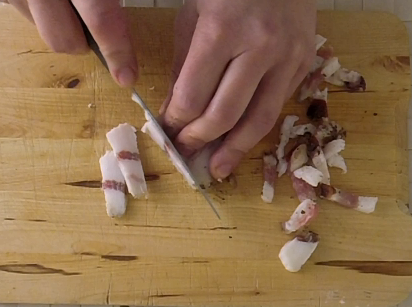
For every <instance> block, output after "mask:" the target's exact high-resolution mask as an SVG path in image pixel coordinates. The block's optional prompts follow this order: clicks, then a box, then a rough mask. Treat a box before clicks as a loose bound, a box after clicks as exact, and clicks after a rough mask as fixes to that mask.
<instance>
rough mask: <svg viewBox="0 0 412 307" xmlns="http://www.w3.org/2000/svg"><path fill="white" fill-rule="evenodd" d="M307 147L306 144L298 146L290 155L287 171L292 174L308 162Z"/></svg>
mask: <svg viewBox="0 0 412 307" xmlns="http://www.w3.org/2000/svg"><path fill="white" fill-rule="evenodd" d="M308 160H309V158H308V147H307V145H306V144H301V145H299V146H298V147H297V148H296V149H295V150H294V151H293V153H292V156H291V157H290V166H289V170H290V171H291V172H294V171H295V170H297V169H298V168H301V167H302V166H303V165H305V164H306V163H307V162H308Z"/></svg>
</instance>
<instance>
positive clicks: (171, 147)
mask: <svg viewBox="0 0 412 307" xmlns="http://www.w3.org/2000/svg"><path fill="white" fill-rule="evenodd" d="M133 97H134V99H133V100H134V101H136V102H137V104H138V105H139V106H140V107H141V108H142V109H143V110H144V111H145V112H146V114H147V115H148V116H149V118H150V120H151V121H152V122H153V123H154V124H155V126H156V127H157V128H158V130H159V131H160V133H161V134H162V137H163V138H164V139H165V140H166V142H167V143H168V144H169V150H171V151H172V152H173V154H174V155H175V156H176V157H177V159H179V162H180V163H181V164H182V165H183V167H184V169H185V171H186V172H187V173H188V174H189V176H190V177H191V179H192V180H193V182H194V183H195V187H196V189H197V190H199V192H200V193H201V194H202V195H203V197H204V198H205V200H206V201H207V203H208V204H209V206H210V207H211V208H212V210H213V212H214V213H215V214H216V216H217V217H218V218H219V219H221V218H220V215H219V213H218V212H217V210H216V208H215V206H214V205H213V202H212V200H211V199H210V197H209V195H208V194H207V193H206V191H205V190H204V189H202V188H201V186H200V184H199V182H198V181H197V179H196V178H195V177H194V176H193V173H192V172H191V171H190V169H189V167H188V166H187V164H186V162H185V161H184V160H183V158H182V156H181V155H180V154H179V152H178V151H177V149H176V148H175V147H174V145H173V143H172V142H171V141H170V139H169V137H168V136H167V135H166V133H165V132H164V130H163V128H162V126H160V124H159V123H158V122H157V119H156V117H154V115H153V114H152V112H151V111H150V109H149V108H148V107H147V105H146V104H145V103H144V101H143V99H142V98H141V97H140V96H139V94H138V93H137V91H136V90H135V89H133Z"/></svg>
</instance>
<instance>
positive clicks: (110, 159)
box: [99, 151, 124, 182]
mask: <svg viewBox="0 0 412 307" xmlns="http://www.w3.org/2000/svg"><path fill="white" fill-rule="evenodd" d="M99 164H100V170H101V172H102V181H106V180H114V181H118V182H124V176H123V174H122V171H121V170H120V168H119V164H118V162H117V158H116V155H115V154H114V152H113V151H106V153H105V154H104V156H102V157H101V158H100V159H99Z"/></svg>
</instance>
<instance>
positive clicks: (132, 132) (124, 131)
mask: <svg viewBox="0 0 412 307" xmlns="http://www.w3.org/2000/svg"><path fill="white" fill-rule="evenodd" d="M106 137H107V140H108V141H109V143H110V145H111V146H112V148H113V151H114V152H115V154H116V157H117V160H118V161H119V167H120V170H121V171H122V173H123V176H124V178H125V180H126V185H127V189H128V190H129V192H130V193H131V194H132V195H133V197H134V198H141V197H142V196H145V197H146V198H147V197H148V193H147V186H146V180H145V177H144V172H143V167H142V162H141V161H140V156H139V149H138V148H137V138H136V129H135V128H134V127H133V126H131V125H129V124H120V125H118V126H117V127H115V128H113V129H112V130H110V131H109V132H108V133H107V134H106Z"/></svg>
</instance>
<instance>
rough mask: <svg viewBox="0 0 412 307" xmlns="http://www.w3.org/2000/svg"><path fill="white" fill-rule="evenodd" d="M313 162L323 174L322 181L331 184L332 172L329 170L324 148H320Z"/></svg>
mask: <svg viewBox="0 0 412 307" xmlns="http://www.w3.org/2000/svg"><path fill="white" fill-rule="evenodd" d="M312 163H313V165H314V166H315V168H317V169H318V170H319V171H320V172H321V173H322V174H323V178H322V181H321V182H322V183H325V184H330V174H329V170H328V164H327V162H326V158H325V155H324V154H323V151H322V149H320V148H319V149H318V152H317V153H316V154H315V155H314V156H313V158H312Z"/></svg>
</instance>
